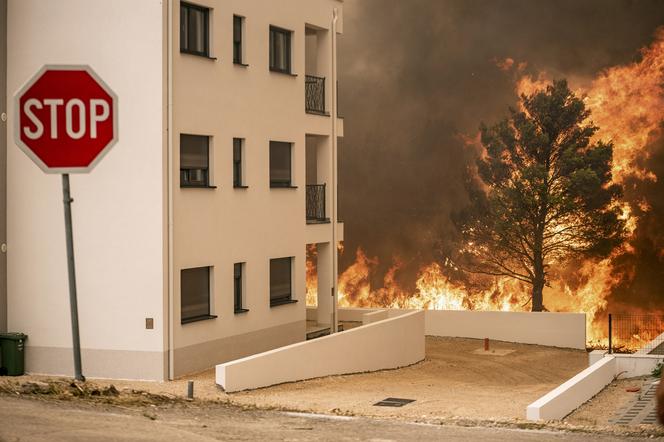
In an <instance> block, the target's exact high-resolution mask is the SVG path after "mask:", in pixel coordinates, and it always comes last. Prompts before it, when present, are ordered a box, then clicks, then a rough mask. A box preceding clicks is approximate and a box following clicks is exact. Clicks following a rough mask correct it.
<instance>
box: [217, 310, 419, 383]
mask: <svg viewBox="0 0 664 442" xmlns="http://www.w3.org/2000/svg"><path fill="white" fill-rule="evenodd" d="M422 359H424V312H421V311H418V312H410V313H408V314H405V315H403V316H399V317H396V318H391V319H385V320H383V321H379V322H374V323H373V324H368V325H364V326H362V327H357V328H353V329H351V330H348V331H344V332H340V333H335V334H332V335H328V336H323V337H321V338H317V339H314V340H311V341H306V342H301V343H298V344H293V345H289V346H288V347H283V348H278V349H276V350H271V351H268V352H265V353H261V354H258V355H254V356H249V357H246V358H243V359H239V360H236V361H232V362H228V363H225V364H220V365H217V368H216V382H217V384H218V385H220V386H222V387H223V388H224V389H225V390H226V391H240V390H246V389H250V388H260V387H266V386H269V385H275V384H281V383H284V382H293V381H300V380H304V379H311V378H316V377H321V376H330V375H337V374H347V373H361V372H367V371H376V370H383V369H388V368H398V367H404V366H407V365H411V364H414V363H416V362H419V361H421V360H422Z"/></svg>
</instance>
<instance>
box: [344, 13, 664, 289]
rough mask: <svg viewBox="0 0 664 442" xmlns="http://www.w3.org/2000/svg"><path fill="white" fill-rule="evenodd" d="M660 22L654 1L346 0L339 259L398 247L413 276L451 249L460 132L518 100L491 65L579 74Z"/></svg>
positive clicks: (622, 54) (460, 174)
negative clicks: (342, 247)
mask: <svg viewBox="0 0 664 442" xmlns="http://www.w3.org/2000/svg"><path fill="white" fill-rule="evenodd" d="M662 24H664V6H663V4H662V2H661V1H660V0H654V1H646V0H640V1H609V0H601V1H600V0H592V1H580V0H566V1H559V0H540V1H529V0H520V1H515V0H499V1H496V0H491V1H490V0H482V1H479V0H346V1H345V3H344V35H343V37H342V38H341V40H340V91H339V100H340V109H341V113H342V115H343V116H344V117H345V139H344V141H343V145H342V149H341V154H340V215H341V218H342V219H343V220H344V221H345V223H346V229H345V238H346V250H347V251H346V253H345V254H344V256H343V257H342V262H341V269H343V268H345V266H346V265H348V264H349V263H350V262H352V261H353V259H354V253H353V252H354V250H355V248H356V247H358V246H361V247H363V248H365V249H366V250H367V252H368V254H369V255H370V256H374V255H375V256H378V257H379V258H380V260H381V263H383V266H387V265H389V264H390V260H391V258H392V257H393V256H394V255H398V256H400V257H401V258H402V259H403V260H404V261H405V269H404V272H403V275H404V277H405V279H406V280H407V281H406V282H410V283H412V281H413V277H414V276H415V271H416V270H417V268H419V267H420V265H422V264H424V263H428V262H430V261H431V260H432V259H436V257H438V256H439V255H438V245H439V244H442V245H443V246H444V247H445V246H447V247H453V246H454V243H455V241H456V239H457V233H456V230H455V229H454V227H453V225H452V223H451V221H450V216H451V214H452V213H453V212H455V211H457V210H459V208H461V207H462V206H463V205H464V204H466V203H467V195H466V190H465V187H464V182H463V180H464V176H465V170H466V168H467V167H468V166H469V165H470V164H472V162H473V158H474V153H473V151H472V149H469V148H467V147H464V137H466V136H471V137H472V136H473V135H474V134H476V132H477V129H478V126H479V124H480V122H482V121H484V122H486V123H488V124H491V123H493V122H495V121H497V120H499V119H501V118H502V117H504V116H506V114H507V107H508V106H513V105H514V104H515V103H516V100H517V97H516V95H515V93H514V77H513V76H512V75H513V74H507V73H506V72H504V71H501V70H500V69H499V68H498V67H497V66H496V62H497V61H499V60H503V59H505V58H506V57H511V58H513V59H514V60H515V61H516V62H527V68H526V70H525V72H526V73H531V74H536V73H537V72H539V71H547V72H548V73H549V74H550V75H552V76H554V77H558V78H561V77H566V78H568V79H570V80H573V81H576V82H577V83H583V82H584V81H588V80H589V79H591V78H592V77H594V76H595V75H596V74H597V73H598V72H599V71H600V70H602V69H604V68H607V67H609V66H612V65H616V64H623V63H627V62H629V61H632V60H634V59H635V58H636V57H637V55H638V49H639V48H641V47H643V46H646V45H647V44H648V43H649V42H650V41H651V38H652V33H653V31H654V30H655V28H656V27H657V26H659V25H662ZM660 177H661V180H660V182H661V181H664V174H662V175H660ZM644 191H645V190H644ZM659 192H660V194H659V195H662V194H663V193H662V192H661V189H660V190H659ZM660 198H661V197H660ZM658 210H659V209H658ZM659 216H661V212H659V211H658V212H657V215H655V212H654V211H653V217H654V218H655V219H656V220H658V221H656V223H659V224H657V225H658V226H661V223H662V221H661V220H662V218H661V217H659ZM657 217H659V218H657ZM653 222H654V221H653ZM644 237H645V236H644ZM378 270H379V271H378V273H381V274H382V273H383V272H381V271H380V270H385V267H383V268H382V269H380V268H379V269H378ZM663 279H664V278H663ZM661 282H664V281H661ZM650 285H652V284H650ZM625 293H627V291H625ZM625 296H628V295H627V294H626V295H625ZM660 299H661V298H660Z"/></svg>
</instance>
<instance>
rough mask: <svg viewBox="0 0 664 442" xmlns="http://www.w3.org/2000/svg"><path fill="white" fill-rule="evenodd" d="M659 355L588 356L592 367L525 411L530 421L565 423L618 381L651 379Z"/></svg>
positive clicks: (594, 352)
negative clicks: (564, 420)
mask: <svg viewBox="0 0 664 442" xmlns="http://www.w3.org/2000/svg"><path fill="white" fill-rule="evenodd" d="M663 359H664V356H660V355H642V354H612V355H609V354H608V353H607V352H606V351H605V350H601V351H600V350H595V351H592V352H591V353H589V360H590V362H591V365H590V367H588V368H586V369H585V370H583V371H582V372H580V373H579V374H577V375H576V376H574V377H573V378H571V379H570V380H568V381H566V382H565V383H563V384H562V385H560V386H559V387H557V388H555V389H554V390H551V391H550V392H549V393H547V394H546V395H544V396H542V397H541V398H539V399H538V400H536V401H535V402H533V403H532V404H530V405H529V406H528V408H527V409H526V418H527V419H529V420H549V419H562V418H564V417H565V416H567V415H568V414H569V413H571V412H572V411H574V410H575V409H576V408H578V407H579V406H581V405H582V404H583V403H585V402H586V401H588V400H589V399H590V398H592V397H593V396H595V395H596V394H597V393H599V392H600V391H601V390H602V389H603V388H604V387H606V386H607V385H609V384H610V383H611V382H612V381H613V380H614V379H617V378H632V377H637V376H645V375H649V374H650V373H651V372H652V370H653V369H654V368H655V366H656V365H657V364H658V363H659V362H661V361H662V360H663Z"/></svg>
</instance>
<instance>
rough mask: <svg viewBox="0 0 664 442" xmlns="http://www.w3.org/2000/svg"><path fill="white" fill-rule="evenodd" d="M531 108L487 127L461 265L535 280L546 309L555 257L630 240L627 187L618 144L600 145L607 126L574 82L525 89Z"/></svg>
mask: <svg viewBox="0 0 664 442" xmlns="http://www.w3.org/2000/svg"><path fill="white" fill-rule="evenodd" d="M521 107H522V109H523V110H520V111H517V110H514V109H510V116H509V118H506V119H504V120H503V121H500V122H499V123H497V124H495V125H494V126H491V127H487V126H486V125H484V124H482V125H481V126H480V131H481V142H482V145H483V146H484V148H485V149H486V155H485V156H484V157H483V158H481V159H480V160H479V161H478V164H477V166H478V167H477V170H478V177H479V182H478V183H477V184H478V186H476V188H475V191H474V192H472V199H473V202H474V204H473V207H472V208H471V209H470V210H467V211H466V212H465V213H464V214H463V215H462V218H461V224H462V226H461V227H462V232H463V233H464V236H465V238H466V240H467V244H469V246H468V247H466V248H465V249H464V250H463V252H464V258H463V259H462V261H461V263H462V265H463V264H464V263H465V264H466V266H465V267H466V268H469V269H470V270H471V271H474V272H479V273H484V274H488V275H499V276H510V277H513V278H516V279H519V280H521V281H524V282H526V283H529V284H532V286H533V310H541V309H542V289H543V287H544V285H545V284H546V283H547V281H548V269H549V267H550V265H551V264H553V263H561V262H564V261H565V260H567V259H569V258H571V257H572V256H579V255H583V256H596V257H602V256H606V255H607V254H608V253H610V252H611V250H613V248H614V247H615V246H616V245H617V244H619V243H620V242H621V241H622V239H623V234H624V223H623V222H622V221H621V220H620V217H619V215H620V210H619V207H618V204H616V203H617V200H618V199H619V198H620V196H621V188H620V187H619V186H618V185H616V184H615V183H612V182H611V161H612V156H613V145H612V144H611V143H605V142H595V143H591V138H592V137H593V135H594V134H595V133H596V132H597V130H598V128H597V127H596V126H594V125H593V124H592V123H591V122H589V117H590V111H589V110H587V109H586V108H585V105H584V103H583V101H582V100H581V99H579V98H577V97H576V96H575V95H574V94H573V93H572V92H571V91H570V90H569V88H568V86H567V82H566V81H564V80H562V81H555V82H554V83H553V84H552V85H550V86H548V87H547V89H546V90H544V91H540V92H537V93H535V94H533V95H531V96H525V95H522V96H521Z"/></svg>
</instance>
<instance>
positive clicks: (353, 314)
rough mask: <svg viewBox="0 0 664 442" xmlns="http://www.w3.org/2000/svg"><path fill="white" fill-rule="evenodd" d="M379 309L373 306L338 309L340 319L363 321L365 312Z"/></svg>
mask: <svg viewBox="0 0 664 442" xmlns="http://www.w3.org/2000/svg"><path fill="white" fill-rule="evenodd" d="M377 310H378V309H373V308H340V309H339V310H338V312H339V321H349V322H362V320H363V318H364V315H365V314H367V313H371V312H375V311H377Z"/></svg>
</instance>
